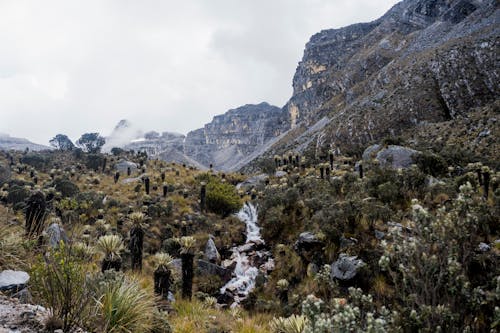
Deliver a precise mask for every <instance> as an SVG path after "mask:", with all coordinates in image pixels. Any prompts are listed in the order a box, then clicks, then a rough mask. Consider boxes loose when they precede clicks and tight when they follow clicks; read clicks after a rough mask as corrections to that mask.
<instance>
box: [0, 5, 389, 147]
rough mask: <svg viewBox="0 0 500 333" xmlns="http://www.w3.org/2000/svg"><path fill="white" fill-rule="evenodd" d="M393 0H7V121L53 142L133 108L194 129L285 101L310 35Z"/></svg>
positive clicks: (145, 122)
mask: <svg viewBox="0 0 500 333" xmlns="http://www.w3.org/2000/svg"><path fill="white" fill-rule="evenodd" d="M396 2H398V1H397V0H185V1H178V0H177V1H170V0H168V1H167V0H114V1H112V0H109V1H107V0H80V1H76V0H75V1H70V0H59V1H56V0H54V1H52V0H44V1H39V0H33V1H23V0H0V133H2V132H3V133H8V134H10V135H11V136H17V137H25V138H28V139H30V140H32V141H35V142H38V143H42V144H47V143H48V140H49V139H50V138H51V137H53V136H54V135H55V134H57V133H64V134H67V135H69V136H70V138H72V139H77V138H78V137H79V136H80V135H81V134H82V133H85V132H91V131H92V132H94V131H98V132H100V133H101V134H103V135H108V134H109V133H110V132H111V130H112V129H113V128H114V126H115V125H116V123H117V122H118V121H119V120H120V119H123V118H126V119H129V120H130V121H131V122H132V123H135V124H137V125H138V126H140V127H141V128H143V129H145V130H156V131H174V132H180V133H184V134H185V133H187V132H188V131H189V130H193V129H196V128H200V127H202V126H203V125H204V124H205V123H207V122H209V121H210V120H211V119H212V117H213V116H214V115H217V114H221V113H224V112H225V111H227V110H228V109H231V108H235V107H238V106H240V105H243V104H249V103H260V102H262V101H267V102H269V103H271V104H275V105H277V106H280V107H281V106H283V105H284V104H285V103H286V101H287V100H288V98H289V97H290V96H291V93H292V86H291V84H292V77H293V74H294V72H295V68H296V66H297V63H298V61H299V60H300V59H301V57H302V54H303V51H304V46H305V43H306V42H307V41H308V40H309V37H310V36H311V35H312V34H314V33H316V32H319V31H320V30H322V29H328V28H338V27H342V26H345V25H348V24H351V23H356V22H365V21H371V20H373V19H376V18H378V17H379V16H381V15H382V14H383V13H385V12H386V11H387V10H388V9H389V8H390V7H391V6H392V5H394V4H395V3H396Z"/></svg>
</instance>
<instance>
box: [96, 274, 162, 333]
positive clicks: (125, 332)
mask: <svg viewBox="0 0 500 333" xmlns="http://www.w3.org/2000/svg"><path fill="white" fill-rule="evenodd" d="M100 290H101V293H100V294H101V296H100V297H99V298H98V300H97V314H98V316H99V317H100V319H101V320H100V323H101V324H100V325H101V326H100V327H99V328H98V331H99V332H106V333H111V332H116V333H118V332H120V333H135V332H137V333H139V332H149V331H150V330H151V329H152V327H153V318H154V314H155V311H156V308H155V298H154V297H153V296H152V295H150V294H149V292H148V291H147V290H145V289H142V288H141V287H140V286H139V283H138V281H136V280H131V279H128V278H125V277H123V276H121V277H117V278H114V279H110V280H108V281H105V282H103V283H102V285H101V286H100Z"/></svg>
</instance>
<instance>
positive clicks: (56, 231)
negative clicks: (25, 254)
mask: <svg viewBox="0 0 500 333" xmlns="http://www.w3.org/2000/svg"><path fill="white" fill-rule="evenodd" d="M45 232H46V233H47V236H48V237H49V244H50V246H51V247H52V248H58V247H59V244H60V242H61V241H63V242H64V243H67V242H68V237H67V236H66V232H65V231H64V228H63V227H61V226H60V225H59V224H58V223H52V224H51V225H50V226H49V227H48V228H47V230H46V231H45Z"/></svg>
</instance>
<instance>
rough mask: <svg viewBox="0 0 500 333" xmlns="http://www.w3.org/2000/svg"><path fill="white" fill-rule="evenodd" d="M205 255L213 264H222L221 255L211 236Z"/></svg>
mask: <svg viewBox="0 0 500 333" xmlns="http://www.w3.org/2000/svg"><path fill="white" fill-rule="evenodd" d="M203 257H204V258H205V260H207V261H209V262H211V263H212V264H217V265H220V261H221V257H220V254H219V251H217V247H216V246H215V243H214V241H213V239H212V238H211V237H210V238H208V241H207V244H206V245H205V253H204V256H203Z"/></svg>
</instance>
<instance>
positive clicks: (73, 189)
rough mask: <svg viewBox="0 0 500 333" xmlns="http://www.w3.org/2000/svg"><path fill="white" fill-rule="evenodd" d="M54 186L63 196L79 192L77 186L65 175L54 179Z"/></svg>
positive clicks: (70, 195) (71, 195)
mask: <svg viewBox="0 0 500 333" xmlns="http://www.w3.org/2000/svg"><path fill="white" fill-rule="evenodd" d="M54 187H55V189H56V190H57V191H58V192H61V195H62V196H63V198H67V197H73V196H75V195H76V194H78V193H79V192H80V190H79V189H78V186H76V185H75V184H74V183H72V182H71V181H70V180H69V179H68V178H66V177H64V178H57V179H56V180H55V181H54Z"/></svg>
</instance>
